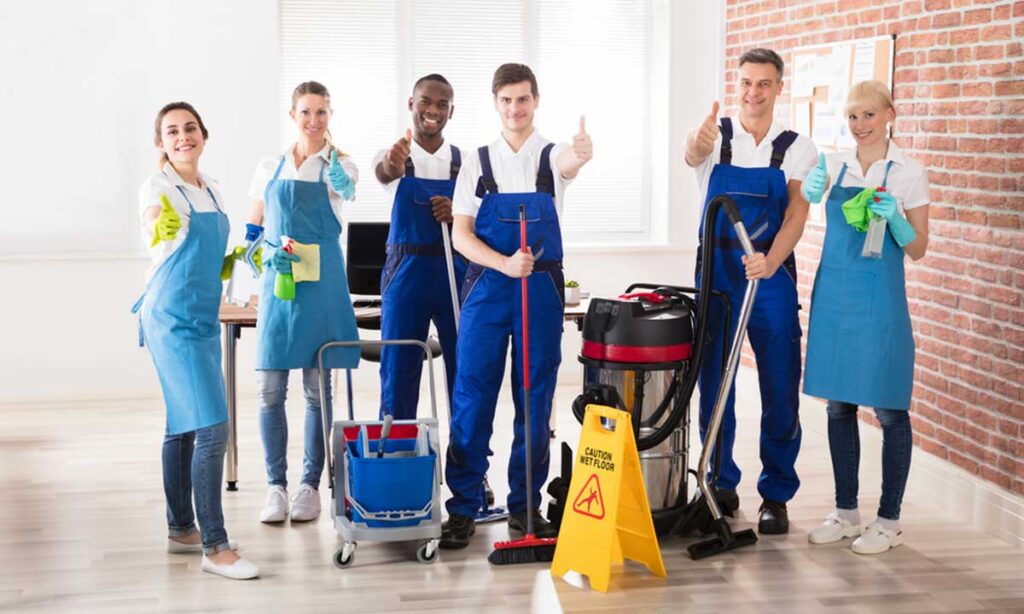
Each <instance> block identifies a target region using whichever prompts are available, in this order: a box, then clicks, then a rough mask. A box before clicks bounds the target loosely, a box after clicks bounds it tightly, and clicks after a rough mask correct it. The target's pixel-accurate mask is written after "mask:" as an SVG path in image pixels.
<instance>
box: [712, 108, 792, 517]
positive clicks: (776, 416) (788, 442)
mask: <svg viewBox="0 0 1024 614" xmlns="http://www.w3.org/2000/svg"><path fill="white" fill-rule="evenodd" d="M721 131H722V143H721V150H720V161H719V163H718V164H716V165H715V167H714V169H712V171H711V177H710V178H709V180H708V190H707V198H706V199H705V202H704V211H705V213H706V212H707V204H708V203H709V202H711V199H712V198H714V197H715V196H718V195H720V194H727V195H729V196H730V197H732V199H733V200H734V201H736V206H737V208H738V209H739V213H740V216H741V217H742V218H743V222H744V225H745V226H746V228H747V232H748V234H749V235H750V239H751V242H752V243H753V244H754V249H755V250H756V251H758V252H763V253H767V252H768V251H769V250H770V249H771V246H772V243H773V242H774V241H775V235H776V234H778V232H779V229H780V228H781V227H782V221H783V217H784V215H785V212H786V207H787V206H788V205H789V190H788V187H787V185H786V176H785V173H783V171H782V162H783V160H784V159H785V156H786V151H787V150H788V149H789V147H790V146H791V145H792V144H793V142H794V141H796V138H797V135H796V133H795V132H792V131H789V130H786V131H784V132H782V133H781V134H779V136H777V137H776V138H775V140H774V141H772V157H771V162H770V164H769V166H768V167H764V168H743V167H739V166H733V165H732V134H733V131H732V120H731V119H730V118H728V117H723V118H722V120H721ZM704 222H705V220H704V219H703V215H702V219H701V224H700V232H701V235H700V236H701V237H703V234H704ZM715 231H716V236H715V237H714V241H715V245H714V252H715V254H714V270H713V273H712V280H711V282H712V285H711V287H712V288H714V289H715V290H720V291H722V292H725V293H726V295H727V296H728V297H729V301H730V303H731V305H732V318H731V321H729V322H728V323H727V324H728V331H729V333H728V336H727V337H726V339H727V340H728V341H729V342H731V340H732V334H733V332H735V330H736V327H737V326H738V321H739V311H740V305H741V304H742V301H743V292H744V290H745V289H746V287H747V281H746V268H745V267H744V265H743V262H742V260H741V259H742V256H743V248H742V246H741V245H740V242H739V239H738V238H737V237H736V231H735V230H734V229H733V227H732V224H731V223H730V222H729V219H728V218H727V217H726V215H725V211H724V210H721V209H720V210H719V215H718V219H717V220H716V223H715ZM697 253H698V259H697V274H696V279H697V286H698V287H703V286H702V285H701V284H702V280H701V278H700V277H701V276H700V267H701V262H700V253H701V250H700V249H698V252H697ZM717 305H718V302H717V301H712V303H711V306H712V309H711V310H710V313H709V314H708V327H709V328H708V331H709V334H710V335H712V337H711V338H710V341H709V343H708V345H707V346H706V349H705V354H704V361H703V364H702V365H701V372H700V377H699V380H698V383H699V385H700V435H701V441H703V439H704V432H705V430H706V428H707V422H708V419H709V418H710V417H711V411H712V409H713V408H714V404H715V398H716V397H717V395H718V388H719V386H720V385H722V381H721V379H722V337H721V335H722V327H723V324H726V323H725V322H724V320H725V317H724V312H723V311H722V310H720V309H718V308H716V306H717ZM799 308H800V305H799V301H798V299H797V292H796V260H795V259H794V257H793V255H792V254H790V256H789V257H788V258H787V259H786V261H785V262H784V263H783V264H782V266H780V267H779V269H778V270H777V271H776V272H775V274H774V275H773V276H772V277H770V278H769V279H763V280H761V283H760V285H759V287H758V291H757V297H756V299H755V301H754V305H753V308H752V310H751V316H750V323H749V325H748V327H747V336H748V339H749V341H750V346H751V348H752V349H753V350H754V358H755V360H756V362H757V376H758V381H759V384H760V392H761V438H760V456H761V463H762V471H761V475H760V477H759V478H758V482H757V489H758V492H759V493H760V494H761V496H762V497H763V498H765V499H770V500H772V501H779V502H786V501H788V500H790V499H791V498H793V495H794V494H796V491H797V489H798V488H799V487H800V480H799V478H798V477H797V474H796V470H795V468H794V464H795V463H796V457H797V454H798V453H799V451H800V439H801V430H800V417H799V408H800V399H799V393H800V335H801V332H800V319H799V316H798V315H797V311H798V310H799ZM735 401H736V393H735V389H733V390H732V391H731V392H730V394H729V398H728V401H727V403H726V407H725V415H724V416H723V419H722V447H721V448H720V450H721V469H720V473H719V476H718V482H717V487H718V488H721V489H733V488H736V485H737V484H739V481H740V477H741V472H740V468H739V466H738V465H737V464H736V462H735V460H734V459H733V446H734V444H735V441H736V413H735ZM716 454H718V452H716Z"/></svg>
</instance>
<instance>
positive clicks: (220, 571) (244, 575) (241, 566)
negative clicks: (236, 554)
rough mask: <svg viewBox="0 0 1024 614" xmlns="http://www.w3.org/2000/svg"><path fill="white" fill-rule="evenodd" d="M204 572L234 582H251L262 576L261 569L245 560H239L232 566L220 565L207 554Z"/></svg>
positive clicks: (204, 559) (204, 558) (204, 557)
mask: <svg viewBox="0 0 1024 614" xmlns="http://www.w3.org/2000/svg"><path fill="white" fill-rule="evenodd" d="M203 571H208V572H210V573H215V574H217V575H218V576H224V577H225V578H231V579H232V580H251V579H252V578H255V577H258V576H259V575H260V568H259V567H256V566H255V565H253V564H252V563H250V562H249V561H247V560H245V559H238V560H237V561H235V562H234V563H232V564H230V565H218V564H216V563H214V562H213V561H211V560H210V558H209V557H207V556H206V555H205V554H204V555H203Z"/></svg>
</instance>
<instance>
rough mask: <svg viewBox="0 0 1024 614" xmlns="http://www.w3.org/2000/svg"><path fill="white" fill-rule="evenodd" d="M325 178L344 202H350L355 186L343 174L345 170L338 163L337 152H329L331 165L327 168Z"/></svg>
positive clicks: (349, 178)
mask: <svg viewBox="0 0 1024 614" xmlns="http://www.w3.org/2000/svg"><path fill="white" fill-rule="evenodd" d="M327 178H328V179H329V180H330V182H331V187H332V188H334V191H335V192H337V193H338V194H341V196H342V197H343V198H344V199H345V200H352V197H353V196H354V195H355V193H356V186H355V184H354V183H352V178H351V177H349V176H348V173H346V172H345V168H344V167H343V166H342V165H341V163H339V162H338V150H336V149H332V150H331V165H330V166H329V167H328V168H327Z"/></svg>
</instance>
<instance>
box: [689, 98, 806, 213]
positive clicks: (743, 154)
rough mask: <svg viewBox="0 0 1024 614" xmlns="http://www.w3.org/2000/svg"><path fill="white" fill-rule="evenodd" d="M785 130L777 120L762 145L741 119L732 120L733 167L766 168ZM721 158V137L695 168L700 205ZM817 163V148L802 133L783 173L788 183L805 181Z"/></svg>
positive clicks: (790, 149)
mask: <svg viewBox="0 0 1024 614" xmlns="http://www.w3.org/2000/svg"><path fill="white" fill-rule="evenodd" d="M785 130H786V127H785V126H783V125H782V124H780V123H779V122H778V120H775V121H773V122H772V125H771V127H770V128H768V134H767V135H765V137H764V138H763V139H761V143H760V144H757V143H755V142H754V136H753V135H752V134H750V133H749V132H747V131H746V129H744V128H743V124H742V123H741V122H740V119H739V118H738V117H734V118H732V165H733V166H742V167H743V168H766V167H768V166H770V165H771V162H772V141H774V140H775V137H777V136H779V135H780V134H782V133H783V132H784V131H785ZM721 156H722V135H721V134H719V135H718V138H717V139H715V149H714V151H713V152H711V155H710V156H708V157H707V159H706V160H704V162H703V163H701V164H699V165H697V166H696V167H694V170H695V171H696V172H697V185H698V187H699V188H700V203H701V204H702V205H703V204H704V202H705V201H706V200H707V193H708V181H709V180H710V179H711V170H712V169H713V168H714V167H715V165H716V164H718V162H719V160H720V159H721ZM817 163H818V148H817V147H815V146H814V142H812V141H811V139H809V138H807V137H806V136H804V135H802V134H798V135H797V137H796V140H795V141H793V144H792V145H790V146H789V149H787V150H786V157H785V158H783V160H782V173H783V174H784V175H785V176H786V183H789V182H790V181H794V180H795V181H803V180H804V178H805V177H807V173H808V172H809V171H810V170H811V169H812V168H813V167H814V166H815V165H816V164H817Z"/></svg>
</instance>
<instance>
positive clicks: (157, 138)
mask: <svg viewBox="0 0 1024 614" xmlns="http://www.w3.org/2000/svg"><path fill="white" fill-rule="evenodd" d="M171 111H188V112H189V113H191V114H192V117H195V118H196V121H197V122H198V123H199V131H200V132H202V133H203V140H204V141H205V140H207V139H209V138H210V131H209V130H207V129H206V124H204V123H203V118H202V117H199V112H198V111H196V108H195V107H193V106H192V105H190V104H189V103H187V102H184V101H179V102H170V103H167V104H165V105H164V108H162V109H160V112H159V113H157V114H156V121H155V122H153V132H154V135H153V144H154V145H156V146H158V147H159V146H160V143H162V142H163V139H162V138H161V134H160V124H161V123H163V121H164V116H165V115H167V114H168V113H170V112H171ZM167 161H168V158H167V153H166V152H163V153H161V154H160V162H159V164H160V168H161V169H162V168H163V167H164V164H165V163H166V162H167Z"/></svg>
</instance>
